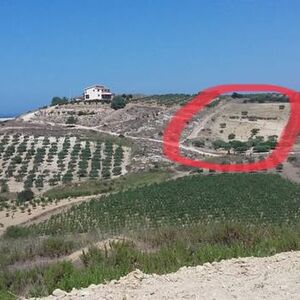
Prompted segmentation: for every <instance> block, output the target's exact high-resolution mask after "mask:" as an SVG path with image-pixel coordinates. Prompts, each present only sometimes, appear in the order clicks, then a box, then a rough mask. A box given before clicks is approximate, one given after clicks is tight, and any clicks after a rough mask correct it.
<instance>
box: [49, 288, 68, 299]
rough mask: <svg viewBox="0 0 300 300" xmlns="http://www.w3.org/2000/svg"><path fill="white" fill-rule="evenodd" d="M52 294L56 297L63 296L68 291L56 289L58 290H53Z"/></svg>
mask: <svg viewBox="0 0 300 300" xmlns="http://www.w3.org/2000/svg"><path fill="white" fill-rule="evenodd" d="M52 295H53V296H55V297H60V298H62V297H64V296H66V292H64V291H62V290H60V289H56V290H54V291H53V293H52Z"/></svg>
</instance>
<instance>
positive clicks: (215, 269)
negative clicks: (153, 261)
mask: <svg viewBox="0 0 300 300" xmlns="http://www.w3.org/2000/svg"><path fill="white" fill-rule="evenodd" d="M299 265H300V253H299V252H289V253H288V252H287V253H281V254H277V255H275V256H272V257H268V258H252V257H250V258H242V259H231V260H227V261H221V262H219V263H212V264H209V263H207V264H205V265H203V266H198V267H188V268H186V267H183V268H181V269H180V270H179V271H177V272H176V273H171V274H167V275H155V274H154V275H147V274H144V273H142V272H141V271H139V270H136V271H134V272H132V273H130V274H128V275H127V276H125V277H123V278H121V279H120V280H118V281H115V280H114V281H112V282H110V283H108V284H105V285H98V286H96V285H92V286H90V287H88V288H85V289H80V290H76V289H73V290H72V291H71V292H70V293H66V292H63V291H61V290H55V291H54V292H53V295H55V299H66V298H67V299H70V300H77V299H89V300H99V299H103V300H104V299H115V300H123V299H170V300H171V299H174V300H175V299H208V300H209V299H223V300H231V299H274V300H276V299H278V300H279V299H280V300H292V299H298V298H299V293H300V286H299V271H300V270H299ZM42 299H43V300H51V299H53V296H50V297H47V298H42Z"/></svg>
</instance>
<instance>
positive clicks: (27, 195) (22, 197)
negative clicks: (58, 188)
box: [17, 189, 34, 203]
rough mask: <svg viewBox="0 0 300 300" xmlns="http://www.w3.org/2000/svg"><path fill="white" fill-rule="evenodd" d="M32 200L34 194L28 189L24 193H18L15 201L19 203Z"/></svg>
mask: <svg viewBox="0 0 300 300" xmlns="http://www.w3.org/2000/svg"><path fill="white" fill-rule="evenodd" d="M33 198H34V193H33V192H32V190H30V189H28V190H24V191H22V192H20V193H18V195H17V201H18V202H19V203H23V202H27V201H30V200H32V199H33Z"/></svg>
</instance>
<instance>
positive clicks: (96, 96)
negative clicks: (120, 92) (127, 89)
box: [83, 84, 113, 101]
mask: <svg viewBox="0 0 300 300" xmlns="http://www.w3.org/2000/svg"><path fill="white" fill-rule="evenodd" d="M83 97H84V100H104V101H105V100H106V101H110V100H112V98H113V94H112V93H111V92H110V89H108V88H106V87H105V86H103V85H97V84H96V85H93V86H90V87H87V88H86V89H84V93H83Z"/></svg>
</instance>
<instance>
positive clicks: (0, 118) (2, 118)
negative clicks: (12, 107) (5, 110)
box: [0, 116, 14, 122]
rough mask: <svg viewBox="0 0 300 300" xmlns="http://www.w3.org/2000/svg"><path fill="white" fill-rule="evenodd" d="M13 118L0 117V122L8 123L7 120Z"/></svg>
mask: <svg viewBox="0 0 300 300" xmlns="http://www.w3.org/2000/svg"><path fill="white" fill-rule="evenodd" d="M13 119H14V117H2V116H1V117H0V122H4V121H9V120H13Z"/></svg>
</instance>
